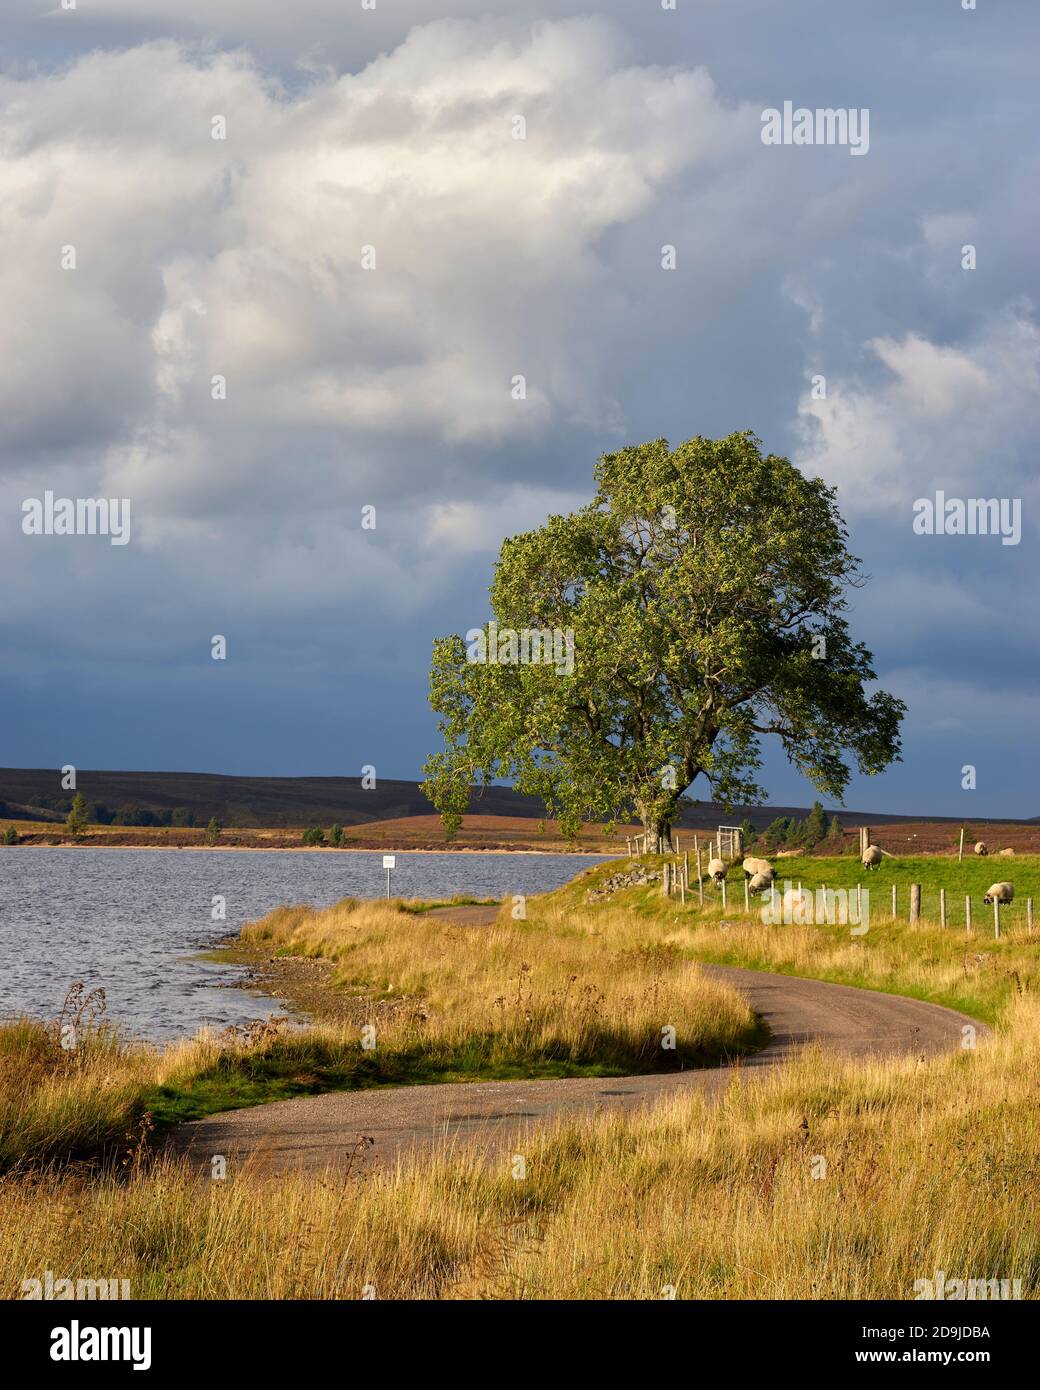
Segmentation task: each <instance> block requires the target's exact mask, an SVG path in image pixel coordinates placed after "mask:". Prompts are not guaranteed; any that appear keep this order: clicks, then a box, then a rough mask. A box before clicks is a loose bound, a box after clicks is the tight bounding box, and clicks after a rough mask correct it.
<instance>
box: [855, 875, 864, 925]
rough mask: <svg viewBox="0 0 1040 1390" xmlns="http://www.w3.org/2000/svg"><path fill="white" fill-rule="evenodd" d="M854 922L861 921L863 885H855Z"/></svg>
mask: <svg viewBox="0 0 1040 1390" xmlns="http://www.w3.org/2000/svg"><path fill="white" fill-rule="evenodd" d="M856 920H857V921H859V922H862V921H863V885H862V883H857V884H856Z"/></svg>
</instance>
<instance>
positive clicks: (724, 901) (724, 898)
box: [722, 879, 726, 912]
mask: <svg viewBox="0 0 1040 1390" xmlns="http://www.w3.org/2000/svg"><path fill="white" fill-rule="evenodd" d="M722 910H723V912H725V911H726V880H725V879H723V880H722Z"/></svg>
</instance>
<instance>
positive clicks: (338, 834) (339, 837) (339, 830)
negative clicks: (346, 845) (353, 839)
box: [329, 825, 343, 849]
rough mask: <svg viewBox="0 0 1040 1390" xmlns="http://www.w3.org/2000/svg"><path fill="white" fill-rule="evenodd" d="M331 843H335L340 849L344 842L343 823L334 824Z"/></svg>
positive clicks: (330, 834) (330, 833)
mask: <svg viewBox="0 0 1040 1390" xmlns="http://www.w3.org/2000/svg"><path fill="white" fill-rule="evenodd" d="M329 844H330V845H335V847H336V848H337V849H339V848H340V846H341V845H342V844H343V827H342V825H334V826H333V827H332V829H331V830H330V831H329Z"/></svg>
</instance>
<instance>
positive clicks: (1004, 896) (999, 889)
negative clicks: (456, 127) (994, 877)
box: [982, 883, 1015, 907]
mask: <svg viewBox="0 0 1040 1390" xmlns="http://www.w3.org/2000/svg"><path fill="white" fill-rule="evenodd" d="M1014 896H1015V890H1014V887H1013V885H1012V884H1010V883H991V884H990V886H989V887H988V888H987V889H986V895H985V897H984V898H983V899H982V901H983V902H984V903H989V904H990V905H992V904H993V903H999V904H1000V905H1001V907H1005V906H1006V905H1007V904H1008V903H1009V902H1010V901H1011V900H1012V898H1013V897H1014Z"/></svg>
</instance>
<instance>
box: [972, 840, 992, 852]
mask: <svg viewBox="0 0 1040 1390" xmlns="http://www.w3.org/2000/svg"><path fill="white" fill-rule="evenodd" d="M975 853H976V854H989V848H988V846H987V844H986V842H985V840H979V842H978V844H977V845H976V846H975Z"/></svg>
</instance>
